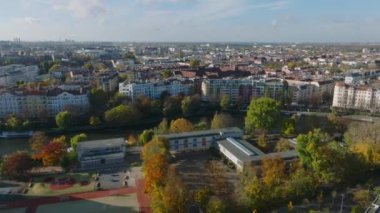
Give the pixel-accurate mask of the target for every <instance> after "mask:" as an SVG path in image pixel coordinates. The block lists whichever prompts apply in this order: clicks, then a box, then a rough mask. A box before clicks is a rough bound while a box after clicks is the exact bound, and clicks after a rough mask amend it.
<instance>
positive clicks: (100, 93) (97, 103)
mask: <svg viewBox="0 0 380 213" xmlns="http://www.w3.org/2000/svg"><path fill="white" fill-rule="evenodd" d="M89 99H90V104H91V106H92V107H93V108H95V109H103V108H104V107H105V105H106V104H107V101H108V96H107V93H106V92H105V91H104V90H103V89H101V88H93V89H91V91H90V98H89Z"/></svg>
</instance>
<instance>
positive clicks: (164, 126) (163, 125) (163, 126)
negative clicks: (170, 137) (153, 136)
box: [157, 118, 169, 134]
mask: <svg viewBox="0 0 380 213" xmlns="http://www.w3.org/2000/svg"><path fill="white" fill-rule="evenodd" d="M168 130H169V123H168V120H167V119H166V118H163V119H162V121H161V122H160V124H158V127H157V133H159V134H164V133H167V132H168Z"/></svg>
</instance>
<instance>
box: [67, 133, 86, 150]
mask: <svg viewBox="0 0 380 213" xmlns="http://www.w3.org/2000/svg"><path fill="white" fill-rule="evenodd" d="M85 140H87V135H86V134H85V133H81V134H78V135H75V136H73V137H72V138H71V139H70V145H71V147H72V148H73V149H74V150H76V149H77V146H78V143H79V142H81V141H85Z"/></svg>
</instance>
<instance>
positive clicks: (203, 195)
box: [194, 187, 212, 210]
mask: <svg viewBox="0 0 380 213" xmlns="http://www.w3.org/2000/svg"><path fill="white" fill-rule="evenodd" d="M211 195H212V193H211V191H210V189H209V188H208V187H203V188H200V189H197V190H196V191H195V192H194V201H195V203H196V204H197V205H198V206H199V207H200V208H202V209H203V210H204V209H205V208H206V206H207V204H208V202H209V201H210V198H211Z"/></svg>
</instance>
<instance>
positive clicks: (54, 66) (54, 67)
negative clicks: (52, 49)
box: [49, 62, 61, 72]
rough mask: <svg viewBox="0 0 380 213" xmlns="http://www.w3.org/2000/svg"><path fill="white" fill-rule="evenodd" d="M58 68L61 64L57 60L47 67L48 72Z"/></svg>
mask: <svg viewBox="0 0 380 213" xmlns="http://www.w3.org/2000/svg"><path fill="white" fill-rule="evenodd" d="M60 68H61V64H60V63H59V62H57V63H54V64H53V66H51V67H50V68H49V72H53V71H56V70H59V69H60Z"/></svg>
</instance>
